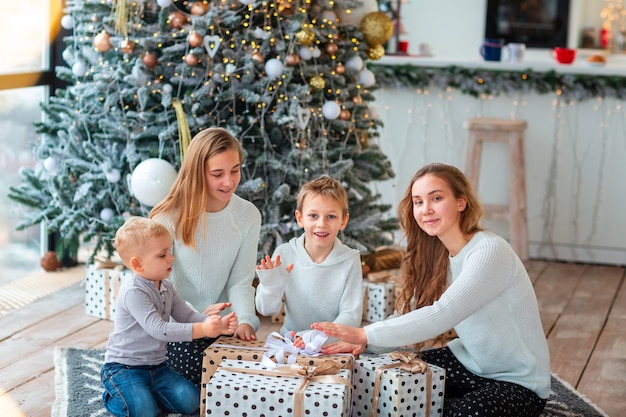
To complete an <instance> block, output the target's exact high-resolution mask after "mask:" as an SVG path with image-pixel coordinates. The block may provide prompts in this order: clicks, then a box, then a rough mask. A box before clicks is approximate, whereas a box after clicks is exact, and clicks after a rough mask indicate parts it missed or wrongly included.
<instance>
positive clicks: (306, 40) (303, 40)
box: [296, 28, 315, 46]
mask: <svg viewBox="0 0 626 417" xmlns="http://www.w3.org/2000/svg"><path fill="white" fill-rule="evenodd" d="M296 40H297V41H298V43H299V44H300V45H304V46H306V45H310V44H311V43H313V40H315V32H313V30H312V29H310V28H304V29H300V30H299V31H297V32H296Z"/></svg>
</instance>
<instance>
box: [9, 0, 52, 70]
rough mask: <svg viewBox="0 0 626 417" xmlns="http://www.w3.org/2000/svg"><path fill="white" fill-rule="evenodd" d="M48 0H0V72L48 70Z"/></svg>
mask: <svg viewBox="0 0 626 417" xmlns="http://www.w3.org/2000/svg"><path fill="white" fill-rule="evenodd" d="M49 15H50V0H31V1H12V0H2V1H0V16H4V19H3V20H2V24H1V25H0V39H2V42H0V57H1V58H0V74H6V73H10V72H36V71H42V70H44V71H45V70H48V55H49V46H48V45H49V44H50V40H49V26H50V17H49Z"/></svg>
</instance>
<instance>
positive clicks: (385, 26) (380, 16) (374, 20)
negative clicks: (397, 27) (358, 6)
mask: <svg viewBox="0 0 626 417" xmlns="http://www.w3.org/2000/svg"><path fill="white" fill-rule="evenodd" d="M360 29H361V32H363V35H365V41H366V42H367V43H368V44H369V45H370V46H376V45H382V44H384V43H385V42H387V41H388V40H389V38H391V36H392V35H393V23H391V19H390V18H389V16H387V15H386V14H385V13H383V12H370V13H368V14H366V15H365V17H364V18H363V20H362V21H361V26H360Z"/></svg>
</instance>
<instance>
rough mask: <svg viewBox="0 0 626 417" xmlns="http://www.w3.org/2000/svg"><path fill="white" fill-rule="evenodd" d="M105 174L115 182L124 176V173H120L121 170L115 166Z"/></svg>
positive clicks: (109, 180) (109, 179) (110, 180)
mask: <svg viewBox="0 0 626 417" xmlns="http://www.w3.org/2000/svg"><path fill="white" fill-rule="evenodd" d="M105 175H106V178H107V181H108V182H110V183H113V184H115V183H116V182H118V181H119V180H120V178H121V177H122V174H120V170H119V169H117V168H113V169H112V170H110V171H107V173H106V174H105Z"/></svg>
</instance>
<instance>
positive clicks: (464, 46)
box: [400, 0, 606, 59]
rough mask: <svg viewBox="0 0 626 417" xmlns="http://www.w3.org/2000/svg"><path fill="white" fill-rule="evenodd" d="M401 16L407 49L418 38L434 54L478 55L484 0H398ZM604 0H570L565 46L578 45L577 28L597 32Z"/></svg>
mask: <svg viewBox="0 0 626 417" xmlns="http://www.w3.org/2000/svg"><path fill="white" fill-rule="evenodd" d="M400 1H402V5H401V9H400V11H401V16H402V22H403V27H404V30H405V32H406V33H405V34H404V35H402V36H403V37H405V38H406V39H407V40H408V41H409V53H410V54H415V55H416V54H418V46H419V44H420V43H421V42H426V43H430V44H431V45H432V46H433V52H434V54H435V56H438V57H439V56H441V57H456V58H470V59H471V58H479V57H480V55H479V52H478V51H479V48H480V45H481V43H482V40H483V38H484V31H485V13H486V12H485V10H486V5H487V1H486V0H442V1H433V0H400ZM605 4H606V2H605V1H604V0H570V16H571V18H572V19H571V20H572V22H571V24H570V29H569V41H568V46H570V47H573V48H574V47H577V46H578V44H579V40H580V39H579V38H580V30H581V29H582V28H583V27H585V26H592V27H594V28H596V31H597V32H598V33H599V30H600V26H601V24H602V19H601V18H600V11H601V10H602V8H603V7H604V5H605ZM528 52H529V54H530V56H531V57H533V55H534V56H537V57H545V59H549V56H548V54H547V51H546V50H543V49H534V50H529V51H528Z"/></svg>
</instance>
